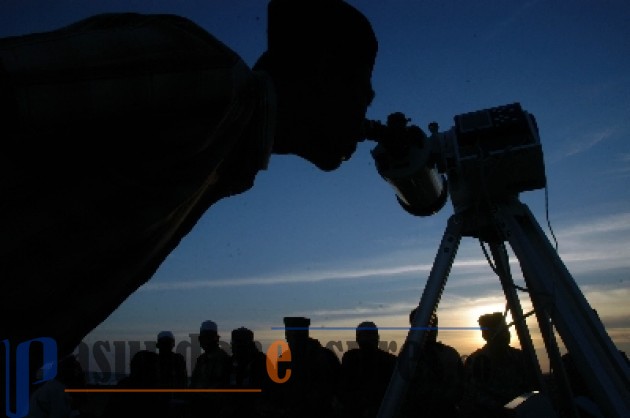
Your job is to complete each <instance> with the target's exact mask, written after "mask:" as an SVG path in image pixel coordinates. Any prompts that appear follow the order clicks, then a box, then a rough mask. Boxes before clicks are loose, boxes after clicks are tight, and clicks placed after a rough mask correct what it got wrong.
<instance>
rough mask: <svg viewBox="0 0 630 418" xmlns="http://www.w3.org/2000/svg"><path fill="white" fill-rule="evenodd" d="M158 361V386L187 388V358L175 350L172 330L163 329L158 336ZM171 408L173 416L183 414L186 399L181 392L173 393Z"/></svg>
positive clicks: (171, 395)
mask: <svg viewBox="0 0 630 418" xmlns="http://www.w3.org/2000/svg"><path fill="white" fill-rule="evenodd" d="M156 347H157V349H158V354H159V356H158V361H159V368H160V376H159V382H158V387H160V388H164V389H185V388H186V387H188V370H187V368H186V359H185V358H184V356H183V355H182V354H180V353H175V352H173V348H174V347H175V336H174V335H173V333H172V332H171V331H161V332H160V333H159V334H158V336H157V345H156ZM169 395H170V402H169V409H170V411H171V416H172V417H180V416H182V414H183V411H184V406H185V400H184V397H183V396H182V395H181V394H179V393H171V394H169Z"/></svg>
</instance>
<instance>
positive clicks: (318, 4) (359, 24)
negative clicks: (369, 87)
mask: <svg viewBox="0 0 630 418" xmlns="http://www.w3.org/2000/svg"><path fill="white" fill-rule="evenodd" d="M267 15H268V27H267V40H268V52H269V53H270V54H272V55H273V56H274V57H275V59H278V58H279V57H280V58H281V59H284V57H286V58H287V59H288V60H289V61H288V62H293V63H295V64H297V65H298V66H299V65H300V64H303V63H304V62H306V61H308V59H309V57H313V56H317V55H318V53H325V54H326V55H328V56H332V57H333V58H334V60H335V61H336V62H337V63H338V64H343V63H347V64H352V65H354V66H356V65H357V64H367V65H369V66H370V67H373V66H374V61H375V58H376V52H377V49H378V42H377V40H376V36H375V34H374V31H373V29H372V25H371V24H370V22H369V21H368V20H367V18H366V17H365V16H364V15H363V14H362V13H361V12H359V11H358V10H357V9H355V8H354V7H352V6H351V5H349V4H348V3H346V2H344V1H342V0H310V1H304V0H302V1H296V0H272V1H270V2H269V4H268V7H267ZM311 59H312V58H311Z"/></svg>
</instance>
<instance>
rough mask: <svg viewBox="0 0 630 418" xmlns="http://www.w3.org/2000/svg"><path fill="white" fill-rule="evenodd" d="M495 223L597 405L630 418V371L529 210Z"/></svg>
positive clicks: (511, 212) (512, 211)
mask: <svg viewBox="0 0 630 418" xmlns="http://www.w3.org/2000/svg"><path fill="white" fill-rule="evenodd" d="M497 218H498V221H499V225H500V226H501V228H503V232H504V234H505V236H506V238H507V239H508V241H509V243H510V245H511V246H512V248H513V249H514V252H515V253H516V256H517V257H518V259H519V262H520V264H521V268H522V270H523V275H524V276H525V281H526V283H527V287H528V288H529V290H530V297H531V298H532V302H533V303H534V306H535V307H536V309H537V310H538V309H539V307H542V309H544V311H545V313H546V314H547V315H548V316H549V317H550V318H551V319H552V321H553V324H554V325H555V328H556V329H557V330H558V333H559V334H560V336H561V338H562V340H563V342H564V344H565V346H566V347H567V349H568V351H569V352H570V353H571V355H572V356H573V359H574V361H575V363H576V364H577V365H579V371H580V374H581V375H582V378H583V379H584V381H585V382H586V384H587V385H588V388H589V391H590V393H591V395H592V396H593V400H594V401H595V402H596V403H597V404H598V406H599V408H600V409H601V410H602V413H603V414H604V415H605V416H607V417H628V416H630V396H629V394H630V367H629V366H628V364H627V363H626V362H625V361H624V359H623V358H622V356H621V354H620V353H619V351H618V349H617V348H616V347H615V345H614V343H613V342H612V340H611V339H610V336H609V335H608V334H607V333H606V330H605V328H604V326H603V325H602V323H601V321H600V320H599V318H598V317H597V315H596V313H595V312H594V311H593V309H592V308H591V307H590V305H589V304H588V302H587V300H586V298H585V297H584V295H583V294H582V292H581V291H580V289H579V287H578V286H577V284H576V283H575V280H573V277H572V276H571V274H570V273H569V271H568V270H567V268H566V266H565V265H564V263H563V262H562V260H561V259H560V257H559V256H558V254H557V253H556V251H555V250H554V249H553V247H552V246H551V243H550V242H549V240H548V239H547V237H546V235H545V234H544V232H543V231H542V229H541V228H540V225H538V222H536V219H535V218H534V216H533V215H532V213H531V212H530V211H529V208H528V207H527V206H526V205H524V204H522V203H520V202H512V203H511V204H510V205H507V206H504V207H502V208H501V209H500V210H499V211H498V212H497ZM538 318H539V320H540V319H541V316H539V317H538ZM546 325H548V324H542V325H541V329H543V330H544V329H545V326H546ZM548 349H549V348H548Z"/></svg>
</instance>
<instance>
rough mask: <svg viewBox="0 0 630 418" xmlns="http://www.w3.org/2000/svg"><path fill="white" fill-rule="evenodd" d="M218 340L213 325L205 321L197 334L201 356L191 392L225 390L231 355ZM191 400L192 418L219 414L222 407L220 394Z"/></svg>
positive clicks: (200, 396) (198, 395)
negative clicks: (217, 412)
mask: <svg viewBox="0 0 630 418" xmlns="http://www.w3.org/2000/svg"><path fill="white" fill-rule="evenodd" d="M219 339H220V336H219V334H218V328H217V324H216V322H214V321H210V320H208V321H204V322H202V324H201V327H200V330H199V344H200V345H201V348H202V349H203V350H204V352H203V353H202V354H201V355H200V356H199V357H198V358H197V361H196V363H195V368H194V369H193V372H192V377H191V380H190V387H191V388H193V389H226V388H227V387H228V385H229V382H230V367H231V360H230V355H229V354H228V353H226V352H225V351H223V349H222V348H221V347H219ZM194 395H195V396H193V397H192V400H191V404H192V405H191V408H192V411H193V417H200V416H207V414H209V413H210V414H212V413H216V411H220V410H221V408H222V407H223V405H224V403H225V395H224V394H222V393H201V394H194Z"/></svg>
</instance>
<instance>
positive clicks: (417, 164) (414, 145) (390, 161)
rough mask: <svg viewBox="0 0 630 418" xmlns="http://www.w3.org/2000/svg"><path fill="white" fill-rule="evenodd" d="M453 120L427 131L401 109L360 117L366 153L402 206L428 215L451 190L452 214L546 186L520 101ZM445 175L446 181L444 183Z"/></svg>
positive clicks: (530, 122) (531, 122) (532, 124)
mask: <svg viewBox="0 0 630 418" xmlns="http://www.w3.org/2000/svg"><path fill="white" fill-rule="evenodd" d="M454 120H455V126H453V127H452V128H450V129H449V130H447V131H445V132H439V127H438V125H437V123H435V122H433V123H431V124H429V131H430V133H431V135H430V136H427V135H426V134H425V133H424V131H422V129H420V128H419V127H417V126H415V125H408V123H409V121H410V119H408V118H406V117H405V115H404V114H402V113H392V114H391V115H389V117H388V118H387V123H386V124H385V125H384V124H382V123H381V122H378V121H366V124H365V134H366V138H367V139H370V140H374V141H376V142H377V143H378V144H377V146H376V147H375V148H374V149H373V150H372V157H373V158H374V161H375V163H376V168H377V170H378V172H379V174H380V175H381V176H382V177H383V178H384V179H385V180H386V181H387V182H388V183H390V185H391V186H392V187H393V188H394V190H395V192H396V198H397V199H398V202H399V203H400V205H401V206H402V207H403V209H405V210H406V211H407V212H409V213H411V214H413V215H416V216H429V215H433V214H434V213H436V212H438V211H439V210H440V209H441V208H442V207H443V206H444V204H445V203H446V199H447V195H450V197H451V201H452V203H453V207H454V209H455V212H456V213H457V212H461V211H464V210H467V209H470V208H479V207H480V206H482V207H485V206H490V205H492V204H495V203H497V202H503V201H506V200H509V199H513V198H515V197H516V196H518V194H519V193H520V192H523V191H527V190H536V189H540V188H543V187H544V186H545V184H546V178H545V167H544V162H543V153H542V147H541V144H540V138H539V136H538V127H537V125H536V120H535V118H534V116H533V115H531V114H529V113H528V112H526V111H524V110H523V109H522V108H521V105H520V104H519V103H512V104H508V105H504V106H498V107H493V108H489V109H483V110H478V111H474V112H470V113H464V114H460V115H457V116H455V117H454ZM447 179H448V181H447Z"/></svg>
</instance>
